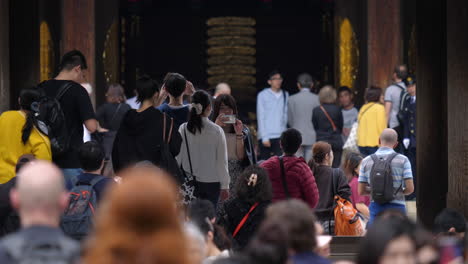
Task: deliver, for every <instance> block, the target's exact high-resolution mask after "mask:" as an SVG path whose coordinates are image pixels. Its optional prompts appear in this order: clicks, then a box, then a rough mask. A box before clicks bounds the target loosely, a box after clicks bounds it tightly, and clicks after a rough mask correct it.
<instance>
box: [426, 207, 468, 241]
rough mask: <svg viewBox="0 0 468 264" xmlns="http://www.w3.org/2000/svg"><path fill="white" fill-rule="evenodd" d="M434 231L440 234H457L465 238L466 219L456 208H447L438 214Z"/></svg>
mask: <svg viewBox="0 0 468 264" xmlns="http://www.w3.org/2000/svg"><path fill="white" fill-rule="evenodd" d="M433 231H434V232H433V233H434V234H435V235H438V236H440V235H455V236H457V237H458V238H460V239H463V238H464V237H465V235H466V234H465V233H466V219H465V217H464V216H463V215H462V214H461V213H459V212H458V211H456V210H455V209H452V208H445V209H443V210H442V211H441V212H440V213H439V214H438V215H437V216H436V218H435V220H434V229H433Z"/></svg>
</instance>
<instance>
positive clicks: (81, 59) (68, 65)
mask: <svg viewBox="0 0 468 264" xmlns="http://www.w3.org/2000/svg"><path fill="white" fill-rule="evenodd" d="M76 66H81V69H82V70H86V69H87V68H88V65H87V64H86V58H85V56H84V55H83V53H81V51H79V50H72V51H69V52H67V53H65V55H63V57H62V60H61V61H60V65H59V71H63V70H67V71H69V70H71V69H73V68H75V67H76Z"/></svg>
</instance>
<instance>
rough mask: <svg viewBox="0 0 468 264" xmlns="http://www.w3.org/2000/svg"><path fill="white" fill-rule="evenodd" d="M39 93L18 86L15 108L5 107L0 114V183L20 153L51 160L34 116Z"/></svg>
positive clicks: (8, 175) (9, 176)
mask: <svg viewBox="0 0 468 264" xmlns="http://www.w3.org/2000/svg"><path fill="white" fill-rule="evenodd" d="M39 100H40V94H39V92H38V91H36V90H33V89H25V90H22V91H21V93H20V96H19V99H18V102H19V105H20V110H19V111H6V112H3V113H2V114H1V115H0V127H1V128H2V129H0V153H1V155H0V183H6V182H8V181H9V180H11V179H12V178H13V177H15V175H16V173H15V166H16V163H17V161H18V159H19V158H20V157H21V156H22V155H24V154H33V155H34V156H35V157H36V158H37V159H43V160H49V161H50V160H52V152H51V149H50V141H49V138H48V137H47V134H46V133H47V131H43V130H42V129H43V128H44V125H42V126H41V124H40V121H38V120H37V118H36V113H37V112H38V111H39Z"/></svg>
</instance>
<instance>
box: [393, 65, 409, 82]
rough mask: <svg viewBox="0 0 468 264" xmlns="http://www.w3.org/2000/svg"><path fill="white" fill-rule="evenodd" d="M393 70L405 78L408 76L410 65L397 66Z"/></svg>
mask: <svg viewBox="0 0 468 264" xmlns="http://www.w3.org/2000/svg"><path fill="white" fill-rule="evenodd" d="M393 72H394V73H395V74H396V76H397V77H398V79H402V80H404V79H406V77H408V67H407V66H406V65H404V64H402V65H398V66H396V67H395V70H394V71H393Z"/></svg>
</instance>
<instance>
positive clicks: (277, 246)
mask: <svg viewBox="0 0 468 264" xmlns="http://www.w3.org/2000/svg"><path fill="white" fill-rule="evenodd" d="M314 239H315V237H314ZM245 254H246V255H247V257H248V258H249V260H250V261H249V263H255V264H284V263H286V261H287V260H288V244H287V229H286V227H285V226H284V223H282V222H281V221H279V220H278V219H268V218H266V219H265V221H263V223H262V224H261V225H260V228H259V229H258V232H257V234H256V235H255V236H254V237H253V238H252V240H251V241H250V243H249V244H248V246H247V248H246V249H245Z"/></svg>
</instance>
